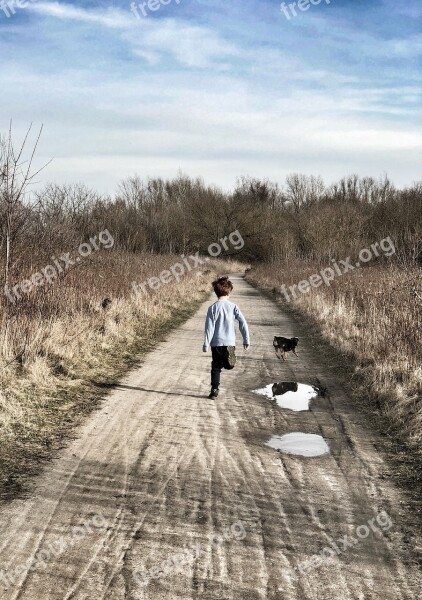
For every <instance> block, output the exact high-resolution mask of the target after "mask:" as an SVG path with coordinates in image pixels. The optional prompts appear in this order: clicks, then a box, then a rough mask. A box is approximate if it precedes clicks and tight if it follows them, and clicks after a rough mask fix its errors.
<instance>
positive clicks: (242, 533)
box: [133, 521, 246, 587]
mask: <svg viewBox="0 0 422 600" xmlns="http://www.w3.org/2000/svg"><path fill="white" fill-rule="evenodd" d="M245 537H246V529H245V527H244V525H243V523H242V521H237V522H236V523H233V525H232V526H231V527H227V528H226V529H225V530H224V531H223V532H222V533H217V534H214V535H212V536H210V539H209V544H207V545H201V544H200V543H199V542H198V541H197V542H195V543H193V544H191V545H187V546H186V547H185V548H184V549H183V550H181V551H180V552H177V553H175V554H173V555H171V556H169V557H168V558H167V559H166V560H163V561H162V562H161V563H159V564H157V565H154V566H153V567H150V568H149V569H147V568H146V567H142V568H141V569H138V570H137V571H135V573H134V574H133V577H134V579H135V581H136V583H137V584H138V585H139V586H141V587H146V586H148V585H149V583H150V581H151V580H154V579H162V578H163V577H167V576H169V575H171V574H182V573H184V572H185V571H186V570H188V569H191V568H192V566H193V565H194V564H195V562H196V561H198V560H199V559H200V558H201V555H203V554H206V552H207V549H208V548H209V545H211V546H213V547H214V548H216V547H218V546H220V545H222V544H224V543H227V542H233V541H236V542H240V541H242V540H244V539H245Z"/></svg>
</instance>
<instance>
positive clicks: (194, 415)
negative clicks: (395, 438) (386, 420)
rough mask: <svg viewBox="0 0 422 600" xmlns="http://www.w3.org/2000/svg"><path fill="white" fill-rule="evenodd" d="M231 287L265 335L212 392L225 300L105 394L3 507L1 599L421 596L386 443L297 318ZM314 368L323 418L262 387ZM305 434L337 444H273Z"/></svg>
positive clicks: (316, 402) (366, 599)
mask: <svg viewBox="0 0 422 600" xmlns="http://www.w3.org/2000/svg"><path fill="white" fill-rule="evenodd" d="M233 282H234V285H235V293H234V295H233V301H234V302H237V303H239V306H240V308H241V310H242V312H243V313H244V314H245V316H246V318H247V319H248V322H249V325H250V329H251V339H252V346H251V348H250V350H249V352H248V353H244V352H243V349H241V344H240V343H238V355H239V360H238V365H237V367H236V369H235V370H234V371H230V372H227V371H225V372H223V379H222V387H221V391H220V395H219V397H218V399H217V400H208V398H207V395H208V393H209V387H210V386H209V367H210V354H209V353H208V354H203V353H202V352H201V349H202V342H203V324H204V318H205V314H206V309H207V307H208V305H209V303H210V302H211V301H213V299H212V300H211V297H210V302H207V303H206V304H204V305H203V306H202V307H201V309H200V310H199V311H198V313H197V314H196V315H195V316H194V317H192V318H191V319H190V320H189V321H188V322H187V323H186V324H185V325H183V326H182V327H181V328H179V329H178V330H177V331H174V332H173V333H171V334H170V335H169V336H168V339H167V340H165V341H163V342H162V343H161V345H160V346H159V347H158V348H157V349H156V350H155V351H154V352H152V353H151V354H149V355H148V356H147V357H146V359H145V361H144V362H143V363H142V364H141V365H140V366H139V368H138V369H136V370H134V371H133V372H132V373H131V374H130V375H128V376H127V377H126V379H125V380H124V381H122V382H121V384H120V385H119V386H118V387H117V388H116V389H115V390H114V391H113V392H112V393H111V394H110V395H109V396H108V397H107V398H106V399H105V401H104V404H103V407H102V409H101V410H99V411H98V412H96V413H95V414H94V415H93V416H92V417H91V418H90V419H89V420H88V421H87V422H86V424H85V426H84V427H83V428H81V429H79V430H78V432H77V437H76V440H75V441H74V442H73V443H71V445H70V446H69V447H68V448H67V449H66V450H64V451H63V452H62V453H61V455H60V456H59V457H58V459H56V460H54V462H52V463H51V464H50V465H48V466H47V468H46V470H45V472H44V474H43V475H42V476H41V477H39V478H38V479H37V480H36V482H35V486H34V490H33V492H32V493H31V495H30V496H29V497H28V498H24V499H20V500H15V501H13V502H12V503H11V504H9V505H7V506H3V507H2V508H1V509H0V522H1V529H0V534H1V535H0V569H1V571H0V573H1V574H0V597H1V598H2V599H3V600H12V599H13V600H18V599H26V600H44V599H45V600H49V599H51V600H53V599H54V600H56V599H57V600H59V599H60V600H68V599H71V598H72V599H76V600H87V599H90V600H91V599H95V600H102V599H110V600H111V599H116V600H120V599H122V600H123V599H130V600H132V599H133V600H136V599H146V600H149V599H151V600H167V599H168V600H173V599H174V600H176V599H183V600H190V599H194V598H195V599H196V598H201V599H210V600H214V599H215V600H226V599H238V600H258V599H264V598H269V599H274V600H297V599H298V600H302V599H303V600H337V599H339V598H340V599H341V600H349V599H350V600H352V599H353V600H378V599H380V598H382V600H412V599H415V600H416V598H419V597H420V590H421V584H422V582H421V579H420V577H419V575H418V569H417V564H416V560H415V553H416V549H417V546H418V544H419V543H420V540H419V539H418V538H417V531H416V526H415V525H413V522H412V519H413V518H414V514H413V513H412V511H410V510H408V509H407V508H406V505H405V503H404V496H402V493H401V492H400V491H399V490H398V489H396V488H395V487H394V486H393V484H392V483H391V482H390V481H389V478H388V476H386V474H388V466H387V465H386V463H385V462H384V459H383V456H382V453H381V450H379V448H382V445H383V442H382V440H381V439H380V438H379V437H378V435H377V434H375V433H373V432H371V431H370V430H369V429H368V428H367V426H366V424H365V418H364V417H363V416H361V415H360V414H359V412H358V411H357V410H356V409H355V408H354V406H353V404H352V402H351V400H350V399H349V398H348V397H347V395H346V394H345V392H344V390H343V389H342V387H341V385H340V384H339V383H338V381H337V379H336V376H335V374H333V373H332V372H331V370H330V368H329V367H328V366H324V364H323V358H322V357H321V356H320V355H319V353H318V348H314V347H313V346H312V342H311V341H310V340H309V339H307V338H306V336H304V335H303V332H301V330H300V329H299V326H298V325H297V324H295V322H294V321H293V320H292V319H291V318H290V317H288V316H287V315H285V314H283V313H282V312H280V310H279V308H278V307H277V306H276V305H275V304H273V303H272V302H271V301H270V300H267V299H266V298H265V297H264V296H262V295H261V294H260V293H259V292H258V291H256V290H254V289H253V288H252V287H251V286H250V285H248V284H247V283H246V282H245V281H244V280H243V279H242V278H241V277H234V278H233ZM274 335H286V336H288V337H292V336H295V335H297V336H298V337H299V338H300V348H299V349H300V353H299V354H300V356H299V358H296V357H294V356H293V355H291V354H289V355H288V360H287V361H286V362H285V363H282V362H280V361H279V360H278V359H277V357H276V356H275V353H274V349H273V346H272V340H273V337H274ZM239 342H240V339H239ZM315 378H319V379H320V381H321V383H323V384H324V386H326V387H327V389H328V394H327V395H325V396H324V397H320V396H318V397H317V398H314V399H313V400H312V402H311V405H310V410H309V411H303V412H295V411H292V410H288V409H283V408H280V407H279V406H277V403H276V402H274V401H272V400H271V399H269V398H264V397H260V396H258V395H256V394H254V393H253V392H252V390H256V389H259V388H263V387H265V386H266V385H268V384H270V383H275V382H281V381H288V382H299V383H303V384H312V383H313V382H314V381H315ZM290 433H298V434H311V435H305V436H304V435H299V436H289V437H288V438H283V439H287V440H290V438H291V437H294V438H295V439H296V438H297V439H300V440H301V441H300V443H301V444H305V445H306V443H307V440H311V441H313V440H315V439H317V438H316V436H320V438H322V439H323V440H325V442H326V444H327V445H328V448H329V451H328V452H324V453H323V454H321V455H320V456H312V453H309V455H306V448H305V455H303V456H301V455H296V454H295V453H294V452H295V445H294V444H293V446H292V448H293V450H289V452H293V453H292V454H291V453H287V452H277V450H275V449H273V448H271V447H269V446H266V445H265V444H266V442H268V440H269V439H270V438H271V437H272V436H285V435H287V434H290ZM318 439H319V438H318ZM324 447H325V446H324ZM299 450H300V451H301V452H303V448H302V447H300V448H299ZM299 450H298V451H299Z"/></svg>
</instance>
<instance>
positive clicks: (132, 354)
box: [0, 251, 241, 497]
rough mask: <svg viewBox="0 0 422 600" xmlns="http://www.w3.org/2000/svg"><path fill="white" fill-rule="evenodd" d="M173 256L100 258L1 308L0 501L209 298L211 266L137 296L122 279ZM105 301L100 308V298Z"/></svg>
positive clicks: (217, 265)
mask: <svg viewBox="0 0 422 600" xmlns="http://www.w3.org/2000/svg"><path fill="white" fill-rule="evenodd" d="M178 261H180V257H178V256H153V255H133V254H128V253H123V252H117V251H116V252H110V253H107V252H102V253H98V254H96V255H95V256H92V258H91V259H90V261H89V262H86V263H85V262H84V264H83V265H82V264H81V266H80V267H79V268H78V269H76V270H74V271H72V272H69V273H68V274H67V276H66V277H65V278H64V280H63V281H61V282H55V283H53V285H51V286H45V287H43V288H39V289H38V290H37V291H36V295H34V296H31V297H29V298H26V299H25V300H22V302H20V303H18V304H16V306H14V307H13V308H12V310H10V306H9V307H7V306H6V301H5V300H3V306H2V309H1V310H2V312H1V329H0V344H1V345H0V448H1V450H0V494H1V495H2V496H3V497H8V496H10V495H11V494H12V495H13V494H14V493H16V491H19V490H20V489H21V488H22V485H23V483H24V482H25V479H26V477H27V475H28V474H30V473H34V472H36V471H37V470H38V468H39V467H38V465H39V462H40V461H42V460H43V459H45V458H47V457H49V456H50V455H51V453H52V451H53V450H54V449H55V448H57V447H60V445H61V444H62V443H63V440H64V439H66V438H68V437H69V434H70V433H71V432H72V430H73V428H74V426H75V425H77V424H78V423H79V422H80V421H81V420H82V419H83V417H84V416H85V415H86V414H88V413H89V412H90V411H91V410H92V409H93V407H95V406H96V404H97V402H98V401H99V400H100V398H101V397H102V395H103V394H104V391H105V390H104V388H105V387H107V386H108V385H111V384H113V383H114V382H116V380H117V378H118V377H119V376H120V375H121V374H122V373H123V372H124V371H125V370H127V369H128V367H129V366H131V365H133V363H134V361H135V360H136V358H138V359H139V356H140V355H141V354H142V353H145V352H146V351H148V350H149V349H151V348H152V347H153V346H154V344H155V343H156V342H157V341H160V339H162V338H163V335H164V334H165V332H166V331H167V330H168V329H169V328H171V327H173V326H176V325H177V324H179V323H181V322H182V321H183V320H185V319H186V318H187V317H188V316H189V315H190V314H191V312H192V310H194V308H195V307H196V306H197V305H198V303H199V302H200V301H202V300H204V299H205V297H206V296H207V295H208V294H209V293H210V291H211V287H210V282H211V280H212V278H213V277H214V276H215V274H216V272H220V273H222V272H229V271H234V270H241V268H240V265H239V264H237V263H227V262H223V261H212V262H210V263H208V264H207V265H206V267H204V268H201V269H199V268H198V269H195V270H193V271H191V272H190V273H188V274H187V275H186V276H185V277H183V279H182V280H181V281H180V282H179V283H177V282H175V281H174V282H171V283H168V284H166V285H162V286H161V287H160V288H159V289H158V290H157V291H151V292H150V293H149V294H148V295H140V296H136V295H135V294H133V292H132V289H131V282H132V281H135V280H136V281H137V282H138V283H139V282H142V281H144V280H146V279H148V278H149V277H152V276H157V275H159V274H160V272H161V271H162V270H164V269H168V268H169V267H170V266H171V265H173V264H175V263H176V262H178ZM105 297H109V298H111V299H112V303H111V305H110V306H109V307H108V308H107V309H106V310H103V309H102V307H101V303H102V300H103V299H104V298H105Z"/></svg>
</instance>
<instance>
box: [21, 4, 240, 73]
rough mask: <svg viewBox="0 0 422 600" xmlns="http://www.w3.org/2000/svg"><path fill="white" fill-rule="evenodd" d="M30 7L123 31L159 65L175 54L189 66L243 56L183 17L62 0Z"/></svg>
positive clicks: (145, 56) (138, 52)
mask: <svg viewBox="0 0 422 600" xmlns="http://www.w3.org/2000/svg"><path fill="white" fill-rule="evenodd" d="M28 8H30V9H31V10H33V11H34V12H36V13H38V14H39V15H43V16H45V17H51V18H56V19H61V20H70V21H79V22H82V23H91V24H94V25H98V26H100V27H106V28H111V29H116V30H121V32H122V34H121V35H122V39H124V40H125V41H126V42H127V43H128V44H129V45H130V46H131V48H132V50H133V53H134V54H135V55H136V56H138V57H140V58H142V59H146V60H147V61H148V62H149V63H151V64H156V63H158V62H159V61H160V59H161V58H162V57H163V56H164V55H166V56H169V55H170V56H172V57H173V58H174V59H175V60H176V61H177V62H179V63H180V64H182V65H185V66H187V67H201V68H205V67H209V66H211V65H213V64H215V63H221V64H220V68H224V61H225V60H226V59H229V58H233V57H236V56H239V55H240V51H239V50H238V49H237V48H236V46H235V45H234V44H232V43H230V42H226V41H225V40H224V39H222V38H221V37H220V36H219V35H218V34H216V33H215V32H214V31H212V30H211V29H210V28H208V27H203V26H197V25H191V24H190V23H188V22H185V21H183V20H181V19H177V20H176V19H170V18H163V19H153V18H150V19H145V18H144V19H137V18H136V17H135V16H134V15H133V14H132V13H131V12H130V11H129V10H127V11H123V10H121V9H117V8H97V9H85V8H79V7H74V6H72V5H70V4H65V3H60V2H37V3H34V4H32V5H28Z"/></svg>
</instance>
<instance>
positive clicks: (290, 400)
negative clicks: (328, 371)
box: [254, 381, 319, 411]
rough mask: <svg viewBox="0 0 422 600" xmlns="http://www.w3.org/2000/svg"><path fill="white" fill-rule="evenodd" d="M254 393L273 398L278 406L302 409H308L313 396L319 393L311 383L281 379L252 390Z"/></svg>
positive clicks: (295, 409) (296, 409)
mask: <svg viewBox="0 0 422 600" xmlns="http://www.w3.org/2000/svg"><path fill="white" fill-rule="evenodd" d="M254 394H259V395H260V396H265V397H266V398H270V399H271V400H275V401H276V402H277V405H278V406H279V407H280V408H287V409H289V410H294V411H302V410H309V404H310V402H311V400H312V399H313V398H316V397H317V396H318V395H319V390H318V388H316V387H314V386H313V385H305V384H303V383H296V382H295V381H282V382H280V383H270V384H269V385H267V386H266V387H264V388H262V389H260V390H254Z"/></svg>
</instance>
